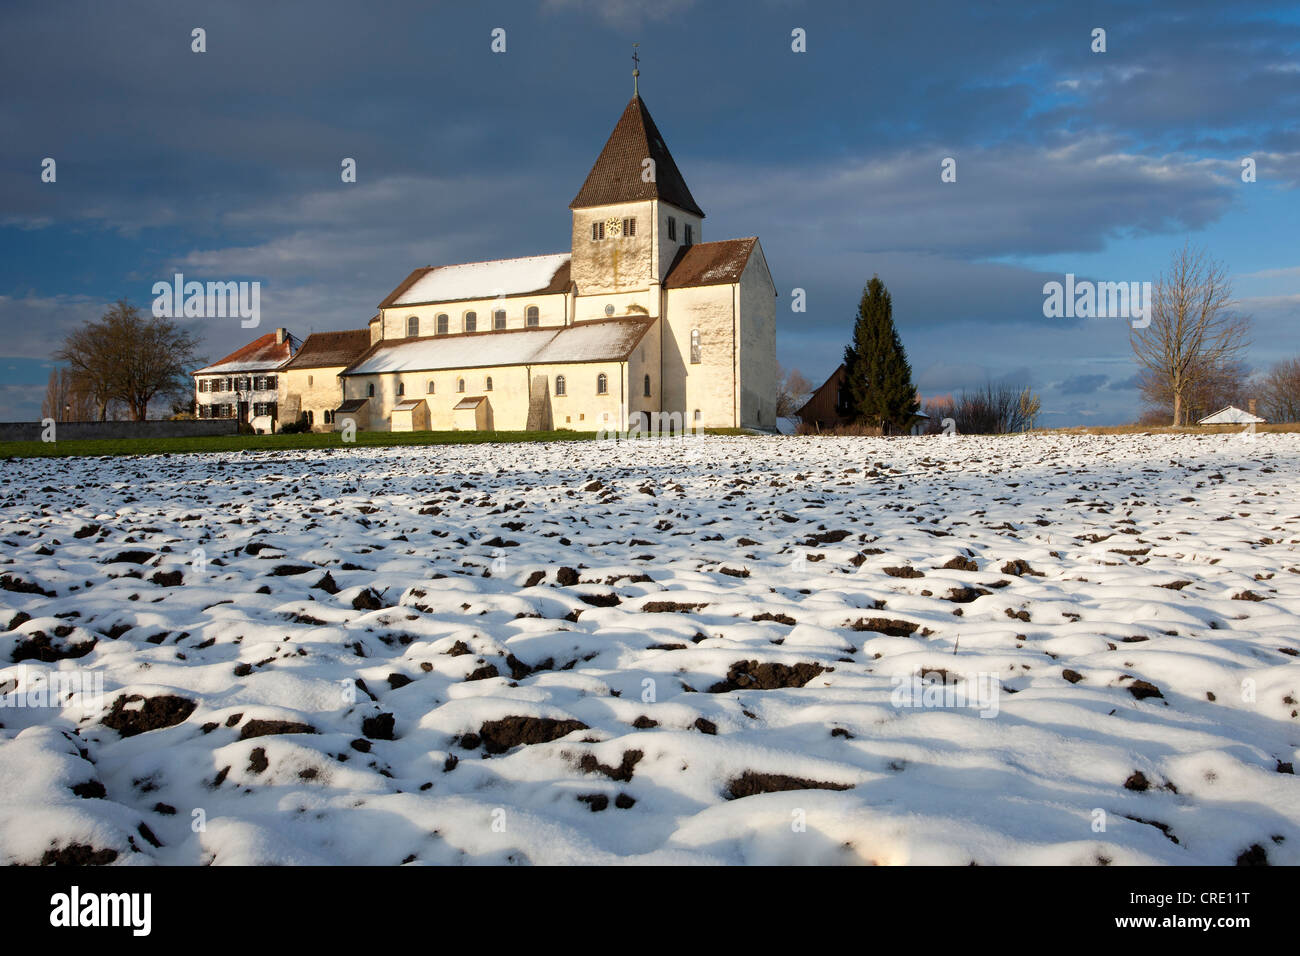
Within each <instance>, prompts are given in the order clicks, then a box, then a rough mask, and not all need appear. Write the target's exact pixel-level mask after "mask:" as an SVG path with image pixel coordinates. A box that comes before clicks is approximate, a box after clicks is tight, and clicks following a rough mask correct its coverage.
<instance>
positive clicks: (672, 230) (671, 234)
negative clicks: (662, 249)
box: [668, 216, 677, 242]
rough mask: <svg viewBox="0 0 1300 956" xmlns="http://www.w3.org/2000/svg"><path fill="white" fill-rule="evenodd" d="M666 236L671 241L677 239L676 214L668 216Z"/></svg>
mask: <svg viewBox="0 0 1300 956" xmlns="http://www.w3.org/2000/svg"><path fill="white" fill-rule="evenodd" d="M668 238H669V239H670V240H671V241H672V242H676V241H677V217H676V216H669V217H668Z"/></svg>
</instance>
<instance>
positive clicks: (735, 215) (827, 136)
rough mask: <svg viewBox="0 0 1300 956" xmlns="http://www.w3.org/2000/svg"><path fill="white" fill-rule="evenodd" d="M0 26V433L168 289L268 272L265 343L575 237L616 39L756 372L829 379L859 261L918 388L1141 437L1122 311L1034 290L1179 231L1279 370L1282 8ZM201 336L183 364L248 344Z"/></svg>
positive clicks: (1151, 261)
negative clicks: (1009, 389)
mask: <svg viewBox="0 0 1300 956" xmlns="http://www.w3.org/2000/svg"><path fill="white" fill-rule="evenodd" d="M0 27H2V28H0V87H2V88H3V89H5V90H6V94H5V96H4V98H3V101H0V127H2V128H3V129H4V130H5V133H6V135H5V136H4V137H3V138H2V139H0V336H2V339H0V420H15V419H32V418H35V417H38V412H39V407H40V399H41V396H42V393H43V388H42V387H40V386H43V383H44V382H45V379H46V378H47V376H48V374H49V370H50V367H51V365H52V361H51V359H50V354H51V353H52V352H53V351H54V350H55V349H56V348H57V347H58V343H59V341H60V340H61V338H62V336H63V334H65V333H66V332H67V331H68V330H69V329H71V328H74V327H76V326H77V325H78V324H80V323H82V322H85V321H87V320H89V319H93V318H95V317H97V316H98V315H99V314H100V313H101V312H102V310H103V308H104V307H105V305H106V304H107V303H109V302H111V301H113V300H114V299H117V298H119V297H124V298H127V299H130V300H132V301H134V302H136V303H137V304H139V305H141V306H142V307H148V305H149V303H150V302H151V299H152V296H151V294H150V289H151V287H152V285H153V283H154V282H155V281H158V280H160V279H168V278H170V276H171V275H172V273H173V272H175V271H181V272H183V273H184V274H185V276H186V277H187V278H188V279H197V280H200V281H207V280H223V281H224V280H231V279H248V280H259V281H260V282H261V283H262V300H261V301H262V327H263V329H269V328H274V327H275V326H279V325H283V326H286V327H288V328H289V329H290V330H291V331H292V332H294V333H295V334H297V335H299V336H305V335H306V334H307V333H308V332H311V331H322V330H328V329H341V328H358V327H361V326H362V325H363V324H364V323H365V321H366V320H367V319H369V318H370V316H371V315H373V314H374V312H375V306H376V304H377V303H378V302H379V301H380V300H381V299H382V298H383V297H384V296H385V295H386V294H387V293H388V292H389V291H391V290H392V288H393V287H394V286H396V285H397V283H398V282H399V281H401V279H402V278H403V277H405V275H406V274H407V273H408V272H409V271H410V270H411V269H412V268H414V267H416V266H422V265H431V264H440V263H451V262H464V261H473V260H478V259H489V258H501V257H506V256H516V255H532V254H538V253H547V252H559V251H564V250H565V249H566V248H567V245H568V241H569V238H568V237H569V228H570V226H569V211H568V203H569V201H570V200H571V199H572V198H573V196H574V195H575V194H576V192H577V190H578V187H579V186H580V185H581V184H582V181H583V179H584V177H585V176H586V173H587V171H588V169H589V168H590V166H591V164H592V162H593V161H594V160H595V158H596V155H597V153H598V152H599V151H600V147H601V146H602V145H603V143H604V141H605V138H606V137H607V136H608V134H609V132H610V130H611V129H612V128H613V125H614V123H615V122H616V120H617V119H618V116H619V114H620V113H621V112H622V109H623V107H624V106H625V105H626V102H627V100H628V98H629V96H630V95H631V77H630V68H631V62H630V52H631V44H632V43H633V42H634V41H635V42H640V44H641V56H642V60H641V68H642V76H641V92H642V95H643V98H644V99H645V101H646V104H647V105H648V106H649V108H650V111H651V113H652V114H653V115H654V117H655V120H656V123H657V124H658V126H659V127H660V130H661V131H662V132H663V134H664V137H665V139H666V141H667V143H668V146H669V148H670V149H671V151H672V152H673V155H674V158H675V159H676V160H677V163H678V165H679V167H680V168H681V170H682V172H683V174H684V175H685V177H686V180H687V182H688V183H689V185H690V187H691V190H692V192H693V194H694V195H695V198H696V200H697V201H698V202H699V203H700V205H701V206H703V208H704V210H705V212H706V213H707V217H708V218H707V219H706V220H705V224H704V239H705V240H706V241H707V240H710V239H725V238H731V237H734V236H748V235H758V236H759V237H760V238H761V240H762V242H763V247H764V250H765V252H766V254H767V259H768V263H769V264H770V266H771V269H772V273H773V276H774V278H775V280H776V284H777V287H778V289H779V290H780V292H781V299H780V300H779V301H778V311H777V348H778V358H779V360H780V361H781V362H782V364H783V365H785V366H786V367H796V368H798V369H800V370H801V371H803V372H804V374H805V375H806V376H807V377H808V378H809V379H810V380H813V381H814V382H820V381H821V380H822V379H823V378H824V377H825V376H826V375H827V374H829V372H830V371H831V370H832V369H833V368H834V367H835V365H836V364H837V363H838V361H839V358H840V353H841V351H842V349H843V346H844V344H845V342H846V341H847V339H848V337H849V333H850V329H851V326H852V321H853V316H854V312H855V309H856V306H857V300H858V297H859V295H860V294H861V290H862V286H863V285H864V284H865V282H866V281H867V280H868V279H869V278H870V277H871V275H872V274H873V273H878V274H879V275H880V276H881V278H882V279H883V280H884V281H885V282H886V284H887V285H888V286H889V289H890V291H891V293H892V295H893V301H894V318H895V321H896V322H897V324H898V327H899V331H900V334H901V336H902V339H903V343H904V345H905V346H906V348H907V350H908V354H909V357H910V359H911V361H912V366H913V371H914V374H915V378H916V381H917V383H918V385H919V386H920V387H921V389H922V391H923V393H924V394H926V395H930V394H938V393H945V392H956V391H959V390H960V389H961V388H963V387H971V386H976V385H979V384H982V383H983V382H984V381H986V380H990V379H992V380H998V379H1002V378H1008V377H1009V378H1014V379H1015V380H1017V381H1023V382H1027V383H1030V384H1032V385H1033V386H1034V387H1035V388H1036V389H1037V390H1038V391H1039V392H1040V394H1041V395H1042V397H1043V409H1044V417H1043V419H1042V421H1043V423H1044V424H1048V425H1071V424H1086V423H1092V424H1108V423H1116V422H1123V421H1129V420H1132V419H1133V418H1134V417H1135V416H1136V413H1137V409H1138V396H1137V393H1136V391H1135V390H1134V389H1133V387H1132V379H1133V376H1134V374H1135V372H1136V368H1135V366H1134V364H1133V361H1132V358H1131V350H1130V348H1129V344H1128V333H1127V325H1126V323H1125V322H1124V321H1123V320H1119V319H1091V320H1066V319H1046V318H1044V317H1043V314H1042V304H1043V294H1042V286H1043V283H1044V282H1046V281H1049V280H1051V279H1057V280H1059V279H1060V278H1061V276H1062V275H1063V274H1064V273H1066V272H1073V273H1075V274H1076V275H1078V276H1081V277H1089V278H1093V279H1096V280H1101V281H1141V280H1148V279H1154V278H1155V276H1156V274H1158V273H1159V272H1160V271H1161V270H1162V269H1163V268H1164V267H1165V266H1166V265H1167V263H1168V260H1169V257H1170V255H1171V254H1172V253H1173V251H1174V250H1175V249H1177V248H1178V247H1180V246H1181V245H1182V244H1183V242H1184V241H1185V240H1188V239H1190V240H1191V242H1192V243H1193V244H1195V245H1201V246H1204V247H1206V248H1207V249H1208V250H1209V252H1210V253H1211V255H1212V256H1213V257H1215V258H1217V259H1220V260H1222V261H1223V262H1224V264H1225V265H1226V266H1227V267H1228V269H1229V271H1230V273H1231V274H1232V276H1233V279H1234V287H1235V292H1236V294H1237V296H1238V298H1239V300H1240V308H1241V309H1242V310H1243V311H1247V312H1249V313H1251V314H1252V315H1253V316H1254V318H1255V332H1254V344H1253V346H1252V349H1251V352H1250V356H1249V361H1250V364H1252V366H1254V367H1256V368H1265V367H1267V366H1268V365H1269V364H1271V363H1272V362H1275V361H1277V360H1279V359H1281V358H1285V357H1289V356H1292V355H1295V354H1297V353H1300V334H1298V330H1300V241H1298V237H1300V226H1297V224H1298V223H1300V190H1297V188H1296V187H1297V183H1300V126H1298V125H1297V117H1300V12H1297V9H1296V8H1295V7H1294V5H1291V4H1273V3H1253V4H1252V3H1242V4H1231V5H1230V4H1222V3H1218V2H1215V3H1210V2H1181V3H1176V4H1175V3H1163V2H1158V0H1157V2H1151V3H1143V4H1133V3H1087V2H1082V3H1079V2H1068V3H1066V2H1063V3H1053V2H1035V3H1024V4H1010V3H1000V4H996V5H994V4H987V5H984V4H973V3H970V2H934V3H917V4H900V3H890V4H865V3H860V2H858V3H834V2H826V3H815V4H814V3H800V2H777V0H766V2H765V0H757V2H748V3H729V2H708V3H705V2H702V0H700V2H692V0H656V2H653V3H652V2H649V0H647V2H644V3H633V2H629V0H551V2H539V3H508V2H495V3H492V4H473V5H465V4H430V3H427V2H424V3H416V2H409V3H402V2H376V3H366V4H357V3H352V2H347V3H344V2H338V0H322V2H317V3H312V4H301V5H296V4H287V3H286V4H266V3H255V2H223V3H221V4H199V3H186V2H183V0H182V2H174V0H173V2H134V3H125V2H124V3H113V4H105V3H102V2H80V3H79V2H66V3H64V2H61V3H58V4H49V3H44V2H22V0H19V2H13V0H11V2H9V3H7V4H6V5H5V9H4V12H3V13H0ZM195 27H202V28H204V29H205V30H206V32H207V52H206V53H202V54H196V53H193V52H191V50H190V43H191V40H190V31H191V30H192V29H193V28H195ZM497 27H500V28H503V29H505V31H506V52H505V53H504V54H497V53H493V52H492V51H491V49H490V44H491V31H492V30H493V29H494V28H497ZM1096 27H1102V28H1104V29H1105V30H1106V31H1107V37H1106V39H1107V51H1106V52H1105V53H1093V52H1092V51H1091V49H1090V44H1091V32H1092V30H1093V29H1094V28H1096ZM795 28H801V29H803V30H805V31H806V35H807V52H805V53H795V52H793V51H792V50H791V31H792V30H793V29H795ZM948 156H951V157H954V158H955V159H956V160H957V182H955V183H943V182H941V181H940V176H939V172H940V162H941V160H942V159H943V158H944V157H948ZM1246 156H1249V157H1253V158H1254V159H1255V161H1256V165H1257V170H1258V180H1257V181H1256V182H1254V183H1249V184H1248V183H1243V182H1241V178H1240V162H1241V159H1242V158H1243V157H1246ZM45 157H53V158H55V159H56V161H57V163H58V167H57V168H58V179H57V182H55V183H42V182H41V180H40V168H41V166H40V164H41V160H42V159H43V158H45ZM343 157H354V158H355V159H356V160H357V164H358V181H357V182H356V183H355V184H344V183H342V182H341V180H340V177H339V164H340V161H341V160H342V158H343ZM795 288H802V289H804V290H805V291H806V295H807V304H808V311H807V313H805V314H795V313H793V312H791V311H790V308H789V302H790V295H791V291H792V290H793V289H795ZM191 321H195V322H198V323H200V324H201V330H200V331H201V334H202V336H203V341H204V349H203V352H204V355H205V357H206V358H210V359H215V358H218V357H220V356H221V355H224V354H226V353H227V352H229V351H231V350H233V349H234V348H236V347H238V346H239V345H241V344H243V343H244V342H245V341H247V340H248V339H249V338H250V337H251V336H250V333H249V331H248V330H244V329H241V328H240V327H239V322H238V321H237V320H222V319H201V320H191ZM34 386H36V387H34Z"/></svg>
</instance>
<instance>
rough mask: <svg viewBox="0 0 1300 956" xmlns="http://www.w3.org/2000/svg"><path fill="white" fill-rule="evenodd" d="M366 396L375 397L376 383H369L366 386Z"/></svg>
mask: <svg viewBox="0 0 1300 956" xmlns="http://www.w3.org/2000/svg"><path fill="white" fill-rule="evenodd" d="M366 397H368V398H374V397H375V386H374V385H367V386H366Z"/></svg>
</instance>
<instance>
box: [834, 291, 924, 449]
mask: <svg viewBox="0 0 1300 956" xmlns="http://www.w3.org/2000/svg"><path fill="white" fill-rule="evenodd" d="M844 371H845V381H844V384H845V389H844V391H845V401H846V405H847V407H846V409H845V411H846V413H847V414H848V416H849V417H850V418H852V419H853V420H854V421H856V422H858V423H859V424H862V425H869V426H872V427H880V428H882V429H883V430H884V433H885V434H891V433H897V432H906V431H907V430H908V429H909V428H911V426H912V423H913V421H915V418H916V413H917V410H918V409H919V408H920V404H921V403H920V401H919V400H918V399H917V397H916V386H915V385H914V384H913V383H912V366H911V365H910V364H908V361H907V353H906V352H904V351H903V343H902V342H901V341H900V340H899V338H898V330H897V329H896V328H894V317H893V304H892V302H891V300H890V297H889V290H888V289H886V288H885V284H884V283H883V282H881V281H880V277H879V276H872V277H871V281H870V282H868V283H867V286H866V288H865V289H863V290H862V300H861V301H860V302H859V303H858V318H857V321H856V322H855V323H854V326H853V341H852V342H851V343H850V344H849V345H848V346H847V347H846V348H845V349H844Z"/></svg>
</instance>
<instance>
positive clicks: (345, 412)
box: [330, 398, 370, 431]
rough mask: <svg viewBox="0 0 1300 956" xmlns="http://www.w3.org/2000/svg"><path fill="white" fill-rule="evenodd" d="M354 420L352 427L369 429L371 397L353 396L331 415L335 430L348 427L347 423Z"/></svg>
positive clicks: (362, 429) (361, 429)
mask: <svg viewBox="0 0 1300 956" xmlns="http://www.w3.org/2000/svg"><path fill="white" fill-rule="evenodd" d="M348 422H352V427H353V428H355V429H356V430H357V431H367V430H369V428H370V399H368V398H351V399H348V400H347V401H346V402H344V403H343V404H342V405H340V406H339V407H338V408H336V409H334V412H333V414H332V415H330V424H331V425H333V426H334V430H335V431H342V430H343V429H344V428H346V427H347V423H348Z"/></svg>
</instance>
